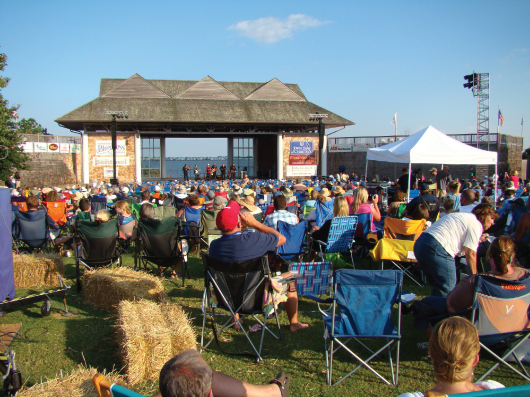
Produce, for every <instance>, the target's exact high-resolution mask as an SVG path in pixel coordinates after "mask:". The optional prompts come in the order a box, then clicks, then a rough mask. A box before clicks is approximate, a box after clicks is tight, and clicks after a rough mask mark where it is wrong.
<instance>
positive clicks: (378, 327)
mask: <svg viewBox="0 0 530 397" xmlns="http://www.w3.org/2000/svg"><path fill="white" fill-rule="evenodd" d="M334 278H335V281H334V283H335V298H336V301H337V305H338V306H339V308H340V317H341V319H342V320H343V321H342V325H343V329H342V333H347V334H348V335H356V336H395V335H396V333H398V330H397V329H396V327H395V325H394V323H393V322H392V318H391V313H392V307H393V306H394V304H395V303H398V302H399V299H400V297H401V288H402V285H403V272H402V271H401V270H356V269H339V270H337V271H335V274H334Z"/></svg>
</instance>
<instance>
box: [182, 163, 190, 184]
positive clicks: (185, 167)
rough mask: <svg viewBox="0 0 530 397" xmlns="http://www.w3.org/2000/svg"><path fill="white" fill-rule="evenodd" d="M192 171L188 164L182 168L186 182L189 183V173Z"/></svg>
mask: <svg viewBox="0 0 530 397" xmlns="http://www.w3.org/2000/svg"><path fill="white" fill-rule="evenodd" d="M189 170H190V167H188V164H184V167H182V172H183V173H184V181H185V182H189V180H190V178H189V176H188V171H189Z"/></svg>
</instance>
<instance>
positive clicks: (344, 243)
mask: <svg viewBox="0 0 530 397" xmlns="http://www.w3.org/2000/svg"><path fill="white" fill-rule="evenodd" d="M358 219H359V218H358V217H357V216H356V215H350V216H340V217H336V218H333V220H332V221H331V226H330V228H329V234H328V241H327V242H323V241H320V240H313V242H316V243H318V244H319V248H320V252H319V255H320V256H324V254H331V253H334V252H339V253H343V252H349V253H350V258H351V263H352V266H353V267H354V268H355V265H354V262H353V253H352V245H353V243H354V242H355V232H356V231H357V222H358Z"/></svg>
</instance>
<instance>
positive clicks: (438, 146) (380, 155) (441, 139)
mask: <svg viewBox="0 0 530 397" xmlns="http://www.w3.org/2000/svg"><path fill="white" fill-rule="evenodd" d="M366 160H367V161H368V160H375V161H385V162H391V163H413V164H497V152H489V151H487V150H481V149H477V148H474V147H471V146H469V145H467V144H465V143H463V142H460V141H457V140H456V139H453V138H451V137H450V136H447V135H445V134H444V133H443V132H440V131H438V130H437V129H436V128H434V127H432V126H429V127H427V128H425V129H423V130H421V131H419V132H417V133H415V134H414V135H411V136H409V137H408V138H405V139H402V140H400V141H397V142H393V143H390V144H388V145H385V146H381V147H378V148H374V149H369V150H368V153H367V155H366Z"/></svg>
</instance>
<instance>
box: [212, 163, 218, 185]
mask: <svg viewBox="0 0 530 397" xmlns="http://www.w3.org/2000/svg"><path fill="white" fill-rule="evenodd" d="M216 176H217V165H215V163H213V165H212V179H213V180H214V181H215V178H216Z"/></svg>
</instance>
